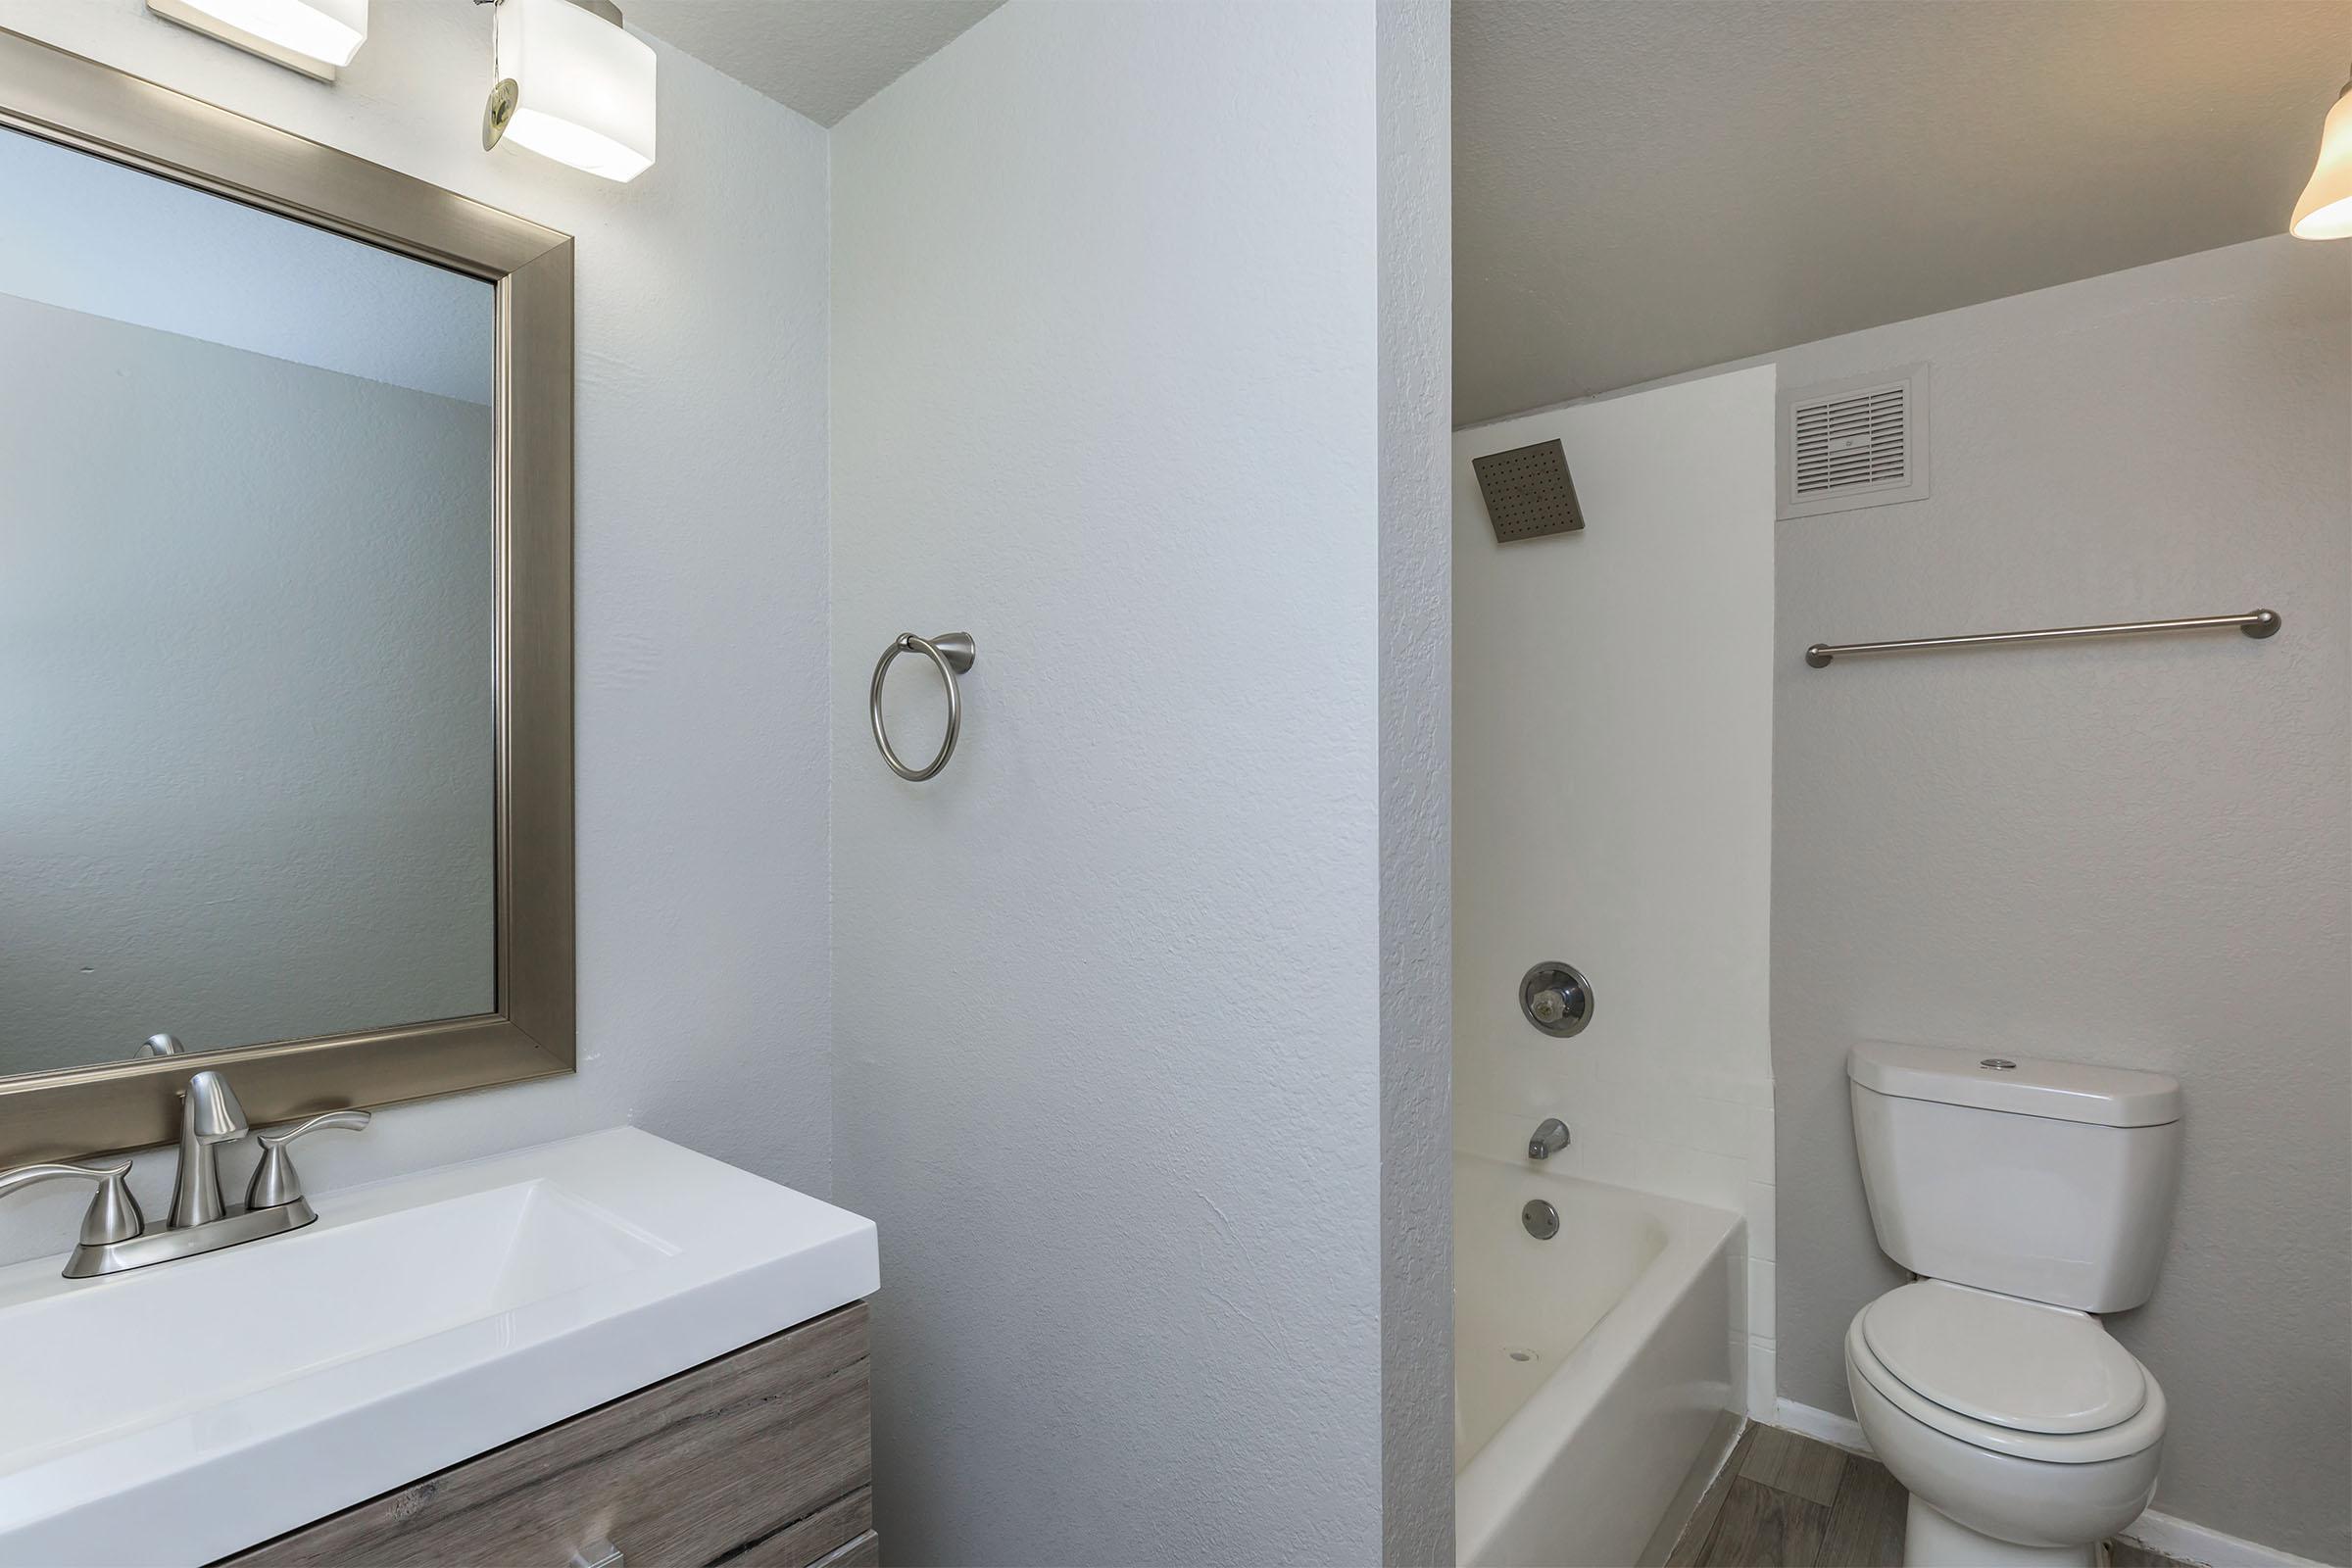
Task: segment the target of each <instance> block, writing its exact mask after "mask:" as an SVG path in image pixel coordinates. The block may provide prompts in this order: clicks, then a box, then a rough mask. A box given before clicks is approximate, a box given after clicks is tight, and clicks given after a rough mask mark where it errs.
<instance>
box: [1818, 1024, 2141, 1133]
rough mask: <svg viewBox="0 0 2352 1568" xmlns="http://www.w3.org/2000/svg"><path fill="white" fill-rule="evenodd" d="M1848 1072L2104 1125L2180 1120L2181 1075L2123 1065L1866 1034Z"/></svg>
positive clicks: (1948, 1099)
mask: <svg viewBox="0 0 2352 1568" xmlns="http://www.w3.org/2000/svg"><path fill="white" fill-rule="evenodd" d="M1845 1074H1846V1076H1847V1077H1848V1078H1851V1079H1852V1080H1853V1081H1854V1082H1855V1083H1857V1084H1860V1085H1861V1086H1862V1087H1863V1088H1865V1089H1868V1090H1870V1091H1872V1092H1873V1093H1875V1094H1881V1095H1892V1096H1895V1097H1897V1098H1898V1099H1903V1100H1932V1101H1935V1102H1936V1103H1941V1104H1946V1105H1969V1106H1973V1107H1974V1108H1976V1109H1978V1110H1998V1111H2006V1112H2008V1113H2010V1114H2011V1115H2017V1116H2048V1117H2051V1118H2054V1119H2056V1120H2059V1121H2080V1122H2089V1123H2092V1124H2094V1125H2096V1126H2101V1127H2161V1126H2163V1125H2164V1124H2165V1123H2167V1122H2175V1121H2179V1120H2180V1081H2179V1080H2178V1079H2174V1078H2168V1077H2166V1076H2165V1075H2164V1074H2163V1073H2159V1072H2136V1071H2133V1070H2131V1069H2130V1068H2126V1067H2090V1066H2085V1065H2083V1064H2082V1063H2081V1062H2074V1061H2043V1060H2038V1059H2036V1058H2034V1057H2032V1056H2004V1055H2000V1054H1996V1053H1992V1052H1981V1051H1955V1050H1953V1049H1951V1048H1949V1047H1946V1046H1905V1045H1897V1044H1895V1043H1894V1042H1892V1041H1883V1040H1866V1041H1864V1042H1862V1043H1861V1044H1860V1045H1857V1046H1856V1047H1854V1049H1853V1051H1852V1052H1851V1053H1850V1054H1848V1055H1847V1056H1846V1058H1845Z"/></svg>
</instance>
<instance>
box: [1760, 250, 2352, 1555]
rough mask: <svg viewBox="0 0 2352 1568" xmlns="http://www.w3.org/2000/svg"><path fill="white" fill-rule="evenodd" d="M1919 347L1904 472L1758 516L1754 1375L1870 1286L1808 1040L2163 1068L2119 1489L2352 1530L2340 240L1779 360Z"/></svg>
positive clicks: (1839, 1124)
mask: <svg viewBox="0 0 2352 1568" xmlns="http://www.w3.org/2000/svg"><path fill="white" fill-rule="evenodd" d="M1778 359H1779V361H1780V372H1781V380H1782V383H1783V384H1784V385H1787V386H1802V385H1804V384H1806V383H1808V382H1812V381H1818V380H1824V379H1829V378H1834V377H1838V376H1842V375H1848V374H1860V373H1864V372H1869V371H1874V370H1878V369H1882V368H1887V367H1890V366H1895V365H1901V364H1905V363H1907V362H1910V361H1914V360H1922V359H1924V360H1926V361H1928V362H1929V365H1930V374H1931V376H1932V377H1933V392H1932V399H1931V409H1932V425H1931V443H1932V446H1931V451H1932V457H1933V464H1934V470H1933V471H1934V478H1935V495H1934V497H1933V499H1931V500H1928V501H1923V502H1917V503H1913V504H1910V505H1905V506H1898V507H1887V508H1881V509H1877V510H1874V511H1868V512H1849V513H1841V514H1836V515H1829V516H1823V517H1815V518H1809V519H1806V520H1803V521H1798V522H1789V523H1784V524H1782V525H1781V554H1780V574H1779V576H1780V627H1781V629H1780V633H1779V637H1778V642H1777V645H1776V650H1775V653H1776V667H1777V670H1778V676H1779V698H1778V705H1779V706H1778V734H1777V743H1778V752H1777V758H1776V767H1775V775H1774V779H1775V794H1776V799H1777V800H1778V803H1779V805H1778V809H1777V820H1776V824H1775V840H1774V863H1775V867H1776V885H1775V890H1774V908H1773V931H1774V951H1773V959H1774V973H1773V998H1774V1013H1773V1036H1774V1060H1775V1065H1776V1068H1777V1075H1778V1080H1779V1087H1780V1164H1781V1192H1782V1193H1783V1194H1784V1195H1785V1197H1786V1201H1785V1202H1783V1204H1782V1205H1781V1216H1780V1218H1781V1228H1780V1287H1781V1301H1780V1320H1781V1386H1782V1392H1783V1393H1784V1394H1786V1395H1787V1396H1788V1397H1791V1398H1794V1399H1797V1400H1800V1401H1802V1402H1804V1403H1806V1404H1811V1405H1817V1406H1820V1407H1823V1408H1825V1409H1830V1410H1834V1411H1840V1412H1842V1411H1844V1410H1846V1409H1847V1403H1846V1392H1845V1380H1844V1373H1843V1370H1842V1360H1841V1350H1840V1341H1839V1337H1840V1336H1841V1335H1842V1334H1843V1333H1844V1330H1845V1325H1846V1322H1847V1320H1848V1319H1849V1318H1851V1317H1852V1315H1853V1314H1854V1312H1855V1311H1856V1310H1857V1309H1858V1308H1859V1307H1861V1306H1862V1305H1863V1304H1864V1303H1865V1302H1867V1301H1868V1300H1870V1299H1872V1298H1873V1297H1874V1296H1876V1295H1878V1294H1879V1293H1880V1292H1881V1291H1884V1290H1886V1289H1887V1287H1889V1286H1890V1285H1892V1284H1895V1283H1897V1282H1898V1281H1899V1280H1900V1279H1901V1278H1902V1276H1901V1274H1900V1272H1899V1271H1898V1270H1897V1269H1896V1268H1895V1266H1894V1265H1893V1264H1892V1263H1890V1262H1888V1261H1887V1259H1886V1258H1884V1257H1882V1256H1881V1255H1880V1254H1879V1251H1878V1249H1877V1247H1876V1246H1875V1245H1874V1243H1873V1240H1872V1234H1871V1227H1870V1220H1869V1216H1868V1213H1867V1211H1866V1209H1865V1207H1864V1203H1863V1199H1862V1189H1861V1183H1860V1179H1859V1177H1858V1175H1857V1174H1856V1170H1855V1165H1854V1155H1853V1145H1852V1130H1851V1122H1850V1117H1849V1113H1848V1110H1847V1103H1846V1085H1845V1079H1844V1061H1845V1054H1846V1051H1847V1049H1848V1048H1849V1047H1850V1046H1851V1044H1852V1043H1853V1042H1854V1041H1855V1040H1857V1039H1864V1038H1881V1039H1894V1040H1914V1041H1922V1042H1928V1043H1934V1044H1945V1045H1956V1046H1964V1047H1967V1048H1969V1049H1972V1050H1974V1049H1978V1048H1985V1049H1990V1050H2000V1051H2008V1052H2013V1053H2017V1054H2029V1053H2030V1054H2039V1055H2049V1056H2058V1057H2065V1058H2071V1059H2076V1060H2082V1061H2093V1062H2102V1063H2111V1064H2117V1065H2127V1066H2135V1067H2149V1068H2154V1069H2156V1070H2158V1071H2162V1072H2169V1073H2174V1074H2177V1075H2179V1077H2180V1080H2181V1082H2182V1085H2183V1086H2184V1088H2185V1090H2186V1093H2187V1105H2188V1112H2187V1139H2186V1165H2185V1168H2184V1170H2183V1173H2182V1177H2181V1184H2180V1216H2179V1219H2178V1221H2177V1223H2176V1225H2175V1229H2174V1234H2173V1241H2172V1250H2171V1252H2170V1255H2169V1257H2168V1259H2167V1261H2166V1264H2165V1269H2164V1275H2163V1278H2162V1280H2161V1281H2160V1282H2159V1284H2158V1286H2157V1289H2156V1296H2155V1299H2154V1300H2152V1301H2151V1302H2149V1303H2148V1305H2146V1306H2144V1307H2142V1308H2140V1309H2139V1310H2137V1311H2134V1312H2129V1313H2125V1314H2122V1315H2121V1316H2118V1317H2116V1318H2114V1319H2113V1320H2111V1322H2112V1327H2113V1328H2114V1330H2115V1333H2116V1335H2117V1337H2118V1338H2119V1339H2121V1340H2122V1341H2123V1343H2124V1344H2125V1345H2126V1346H2127V1347H2129V1348H2131V1351H2132V1352H2133V1353H2134V1354H2136V1355H2137V1356H2139V1357H2140V1358H2141V1359H2142V1360H2144V1361H2145V1362H2146V1363H2147V1364H2148V1366H2149V1367H2150V1368H2151V1369H2152V1370H2153V1371H2154V1373H2155V1375H2156V1377H2157V1378H2158V1379H2159V1380H2160V1381H2161V1382H2162V1383H2163V1385H2164V1389H2165V1394H2166V1396H2167V1397H2168V1398H2169V1400H2170V1402H2171V1410H2172V1419H2171V1427H2170V1430H2169V1431H2168V1433H2167V1435H2166V1438H2165V1468H2164V1479H2163V1481H2162V1483H2161V1485H2160V1487H2159V1489H2158V1491H2157V1494H2156V1507H2157V1508H2158V1509H2160V1510H2162V1511H2164V1512H2167V1513H2171V1514H2175V1515H2180V1516H2185V1517H2187V1518H2190V1519H2193V1520H2196V1521H2198V1522H2199V1523H2202V1524H2206V1525H2210V1526H2212V1527H2214V1528H2217V1529H2220V1530H2223V1531H2226V1532H2228V1533H2229V1534H2232V1535H2236V1536H2241V1537H2246V1538H2250V1539H2252V1540H2256V1541H2261V1542H2265V1543H2268V1544H2274V1545H2278V1546H2281V1547H2284V1548H2286V1549H2288V1550H2290V1551H2294V1552H2297V1553H2299V1554H2301V1555H2304V1556H2308V1557H2313V1558H2317V1559H2319V1560H2321V1561H2324V1562H2342V1561H2345V1560H2346V1559H2347V1557H2352V1505H2348V1500H2347V1482H2346V1477H2347V1475H2352V1327H2348V1325H2352V1315H2348V1308H2352V1303H2348V1302H2347V1299H2346V1291H2347V1282H2352V1250H2348V1248H2347V1241H2346V1234H2345V1227H2344V1201H2345V1194H2346V1192H2347V1191H2348V1190H2352V1158H2348V1156H2347V1152H2346V1138H2345V1129H2346V1127H2347V1125H2352V1082H2348V1075H2352V964H2348V963H2347V961H2346V954H2347V951H2348V950H2352V907H2348V906H2352V849H2348V838H2352V784H2348V782H2347V767H2346V762H2347V747H2348V745H2352V739H2348V736H2347V710H2348V709H2352V687H2347V684H2346V665H2347V646H2346V645H2347V603H2346V598H2347V578H2348V576H2352V545H2348V543H2347V541H2348V540H2352V476H2348V474H2347V469H2346V458H2345V453H2346V434H2347V430H2352V255H2348V248H2347V247H2345V246H2343V245H2340V244H2339V245H2310V244H2305V243H2303V242H2300V241H2296V240H2291V239H2285V238H2278V239H2273V240H2263V241H2258V242H2256V243H2254V244H2250V245H2240V246H2234V247H2231V248H2229V249H2227V250H2219V251H2211V252H2207V253H2205V254H2203V255H2199V256H2190V257H2185V258H2182V259H2180V260H2178V261H2172V262H2166V263H2162V264H2160V265H2158V266H2154V267H2145V268H2140V269H2137V270H2132V271H2129V272H2119V273H2116V274H2114V275H2112V276H2108V277H2101V278H2093V279H2091V280H2089V281H2086V282H2082V283H2074V284H2069V285H2067V286H2065V287H2062V288H2054V289H2049V290H2045V291H2043V292H2040V293H2035V294H2027V295H2022V296H2019V297H2017V298H2014V299H2008V300H2001V301H1996V302H1994V303H1992V304H1988V305H1981V306H1976V307H1973V308H1971V309H1968V310H1963V311H1954V312H1951V313H1949V314H1947V315H1943V316H1935V317H1929V318H1926V319H1922V320H1917V321H1908V322H1904V323H1901V324H1899V325H1894V326H1887V327H1882V328H1879V329H1876V330H1874V331H1870V332H1863V333H1857V334H1855V335H1853V336H1850V337H1842V338H1836V339H1832V340H1830V341H1828V342H1824V343H1818V344H1813V345H1809V346H1807V347H1804V348H1800V349H1793V350H1790V351H1789V352H1788V353H1786V354H1783V355H1780V356H1778ZM2257 606H2269V607H2271V608H2273V609H2276V610H2278V612H2279V613H2281V614H2282V615H2284V617H2285V621H2286V624H2285V628H2284V629H2283V630H2282V631H2281V632H2280V633H2279V634H2278V636H2277V637H2275V638H2273V639H2271V640H2269V641H2267V642H2252V641H2248V640H2246V639H2244V638H2241V637H2238V636H2235V635H2222V636H2200V637H2180V638H2159V639H2147V640H2135V641H2131V642H2114V643H2095V644H2081V645H2076V646H2071V647H2048V648H2036V649H2031V650H1993V651H1985V652H1980V653H1975V654H1971V655H1966V656H1961V655H1953V656H1948V657H1938V658H1919V659H1909V660H1902V661H1894V660H1887V661H1875V662H1854V663H1852V664H1850V665H1844V664H1840V665H1833V666H1832V667H1831V668H1829V669H1826V670H1813V669H1808V668H1806V667H1805V665H1804V663H1803V662H1802V661H1801V659H1800V657H1799V656H1800V652H1801V650H1802V649H1803V647H1804V646H1805V645H1806V644H1808V643H1811V642H1816V641H1828V642H1839V641H1850V640H1862V639H1871V638H1878V637H1904V636H1921V635H1928V634H1932V633H1936V632H1948V631H1992V630H1999V629H2002V628H2006V627H2022V626H2043V625H2060V624H2066V623H2070V622H2082V621H2104V620H2132V619H2139V618H2143V617H2149V616H2163V615H2191V614H2208V613H2219V612H2224V611H2244V610H2252V609H2254V608H2256V607H2257Z"/></svg>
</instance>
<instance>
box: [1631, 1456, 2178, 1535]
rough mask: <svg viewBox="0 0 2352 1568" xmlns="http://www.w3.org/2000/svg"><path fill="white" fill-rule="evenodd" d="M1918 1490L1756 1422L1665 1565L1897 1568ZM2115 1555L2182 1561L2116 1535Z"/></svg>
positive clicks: (1865, 1462) (1881, 1468) (1881, 1469)
mask: <svg viewBox="0 0 2352 1568" xmlns="http://www.w3.org/2000/svg"><path fill="white" fill-rule="evenodd" d="M1910 1503H1911V1496H1910V1494H1909V1493H1906V1492H1905V1491H1904V1490H1903V1486H1902V1483H1901V1482H1899V1481H1897V1480H1895V1479H1894V1477H1893V1476H1891V1475H1888V1474H1887V1467H1886V1466H1885V1465H1883V1464H1881V1463H1879V1462H1878V1461H1877V1460H1876V1459H1865V1458H1863V1457H1862V1456H1861V1455H1859V1454H1853V1453H1847V1452H1846V1451H1845V1450H1843V1449H1842V1448H1834V1447H1832V1446H1829V1445H1828V1444H1826V1443H1817V1442H1815V1441H1814V1440H1813V1439H1811V1438H1802V1437H1798V1436H1797V1435H1796V1434H1795V1433H1793V1432H1787V1431H1784V1430H1782V1429H1781V1428H1779V1427H1767V1426H1758V1425H1753V1424H1751V1425H1749V1427H1748V1428H1747V1430H1746V1431H1744V1432H1742V1433H1741V1434H1740V1441H1739V1443H1738V1445H1737V1446H1734V1447H1733V1449H1732V1456H1731V1457H1730V1458H1729V1459H1727V1460H1725V1461H1724V1465H1723V1470H1722V1472H1721V1473H1720V1474H1718V1475H1717V1476H1716V1477H1715V1479H1714V1481H1713V1482H1712V1483H1711V1484H1710V1485H1709V1486H1708V1488H1707V1490H1706V1492H1705V1494H1704V1495H1702V1496H1700V1498H1699V1499H1698V1505H1697V1507H1695V1508H1693V1509H1692V1510H1691V1518H1690V1520H1689V1521H1688V1522H1687V1523H1686V1524H1685V1525H1684V1526H1683V1528H1682V1531H1681V1533H1680V1534H1679V1535H1677V1536H1676V1538H1675V1543H1674V1550H1673V1551H1672V1552H1670V1553H1668V1555H1667V1558H1666V1568H1895V1565H1897V1564H1899V1563H1901V1562H1902V1560H1903V1515H1904V1512H1905V1511H1906V1510H1907V1509H1908V1508H1909V1507H1910ZM2116 1552H2117V1555H2116V1557H2115V1559H2114V1560H2115V1562H2116V1563H2117V1564H2119V1565H2121V1564H2123V1563H2126V1562H2130V1563H2133V1564H2147V1565H2151V1568H2180V1565H2176V1564H2174V1563H2173V1559H2171V1558H2168V1557H2163V1556H2160V1555H2158V1554H2156V1553H2154V1552H2151V1551H2148V1550H2147V1549H2146V1548H2145V1547H2142V1546H2135V1545H2126V1544H2122V1543H2118V1544H2116Z"/></svg>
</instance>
